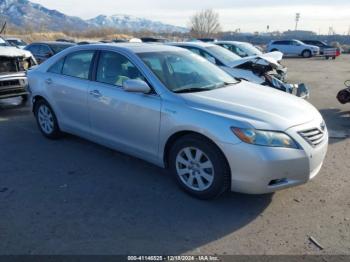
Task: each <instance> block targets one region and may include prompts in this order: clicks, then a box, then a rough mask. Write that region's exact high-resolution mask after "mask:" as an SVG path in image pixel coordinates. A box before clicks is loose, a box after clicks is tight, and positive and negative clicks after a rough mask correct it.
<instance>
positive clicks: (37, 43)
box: [31, 41, 75, 46]
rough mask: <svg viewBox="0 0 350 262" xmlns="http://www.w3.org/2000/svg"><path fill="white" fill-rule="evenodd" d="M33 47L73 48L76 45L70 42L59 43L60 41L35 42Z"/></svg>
mask: <svg viewBox="0 0 350 262" xmlns="http://www.w3.org/2000/svg"><path fill="white" fill-rule="evenodd" d="M31 45H69V46H73V45H75V44H74V43H68V42H58V41H41V42H33V43H31Z"/></svg>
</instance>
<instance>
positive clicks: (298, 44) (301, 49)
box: [267, 40, 340, 59]
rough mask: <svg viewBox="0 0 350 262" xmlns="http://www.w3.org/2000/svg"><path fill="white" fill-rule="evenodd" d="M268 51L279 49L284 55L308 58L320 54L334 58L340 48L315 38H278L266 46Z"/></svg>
mask: <svg viewBox="0 0 350 262" xmlns="http://www.w3.org/2000/svg"><path fill="white" fill-rule="evenodd" d="M267 51H268V52H273V51H280V52H282V53H283V54H284V55H292V56H301V57H304V58H310V57H312V56H317V55H321V56H324V57H325V58H326V59H329V58H333V59H336V57H338V56H339V55H340V49H339V48H335V47H332V46H329V45H327V44H326V43H324V42H322V41H317V40H302V41H299V40H278V41H271V42H270V43H269V44H268V46H267Z"/></svg>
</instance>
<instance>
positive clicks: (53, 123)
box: [34, 100, 62, 139]
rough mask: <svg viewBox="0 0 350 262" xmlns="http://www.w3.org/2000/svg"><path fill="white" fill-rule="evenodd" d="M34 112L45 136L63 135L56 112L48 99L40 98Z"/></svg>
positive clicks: (55, 136)
mask: <svg viewBox="0 0 350 262" xmlns="http://www.w3.org/2000/svg"><path fill="white" fill-rule="evenodd" d="M34 114H35V117H36V121H37V124H38V127H39V129H40V131H41V133H42V134H43V135H44V136H45V137H47V138H50V139H57V138H59V137H60V136H61V135H62V133H61V131H60V129H59V126H58V123H57V118H56V116H55V113H54V112H53V110H52V108H51V107H50V105H49V104H48V103H47V102H46V101H44V100H39V101H37V102H36V104H35V107H34Z"/></svg>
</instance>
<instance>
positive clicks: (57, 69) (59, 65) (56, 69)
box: [48, 58, 64, 74]
mask: <svg viewBox="0 0 350 262" xmlns="http://www.w3.org/2000/svg"><path fill="white" fill-rule="evenodd" d="M63 63H64V58H63V59H61V60H59V61H58V62H56V63H55V64H54V65H53V66H51V67H50V69H49V70H48V72H50V73H54V74H61V73H62V68H63Z"/></svg>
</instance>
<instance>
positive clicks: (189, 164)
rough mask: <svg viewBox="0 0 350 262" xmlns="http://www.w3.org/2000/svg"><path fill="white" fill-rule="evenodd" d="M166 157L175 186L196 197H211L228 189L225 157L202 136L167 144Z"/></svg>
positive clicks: (191, 136) (228, 178)
mask: <svg viewBox="0 0 350 262" xmlns="http://www.w3.org/2000/svg"><path fill="white" fill-rule="evenodd" d="M199 156H200V157H199ZM196 157H197V159H196ZM168 159H169V168H170V171H171V173H172V174H173V176H174V177H175V179H176V181H177V183H178V184H179V186H180V187H181V188H182V189H183V190H184V191H185V192H187V193H189V194H190V195H192V196H194V197H196V198H199V199H213V198H216V197H218V196H220V195H221V194H222V193H224V192H226V191H227V190H228V188H229V185H230V168H229V166H228V163H227V161H226V158H225V156H224V155H223V153H222V152H221V150H220V149H219V148H218V147H217V146H216V145H215V144H214V143H213V142H211V141H210V140H208V139H206V138H204V137H201V136H199V135H186V136H184V137H181V138H180V139H179V140H177V141H176V142H175V143H174V144H173V146H172V147H171V149H170V152H169V158H168Z"/></svg>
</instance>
